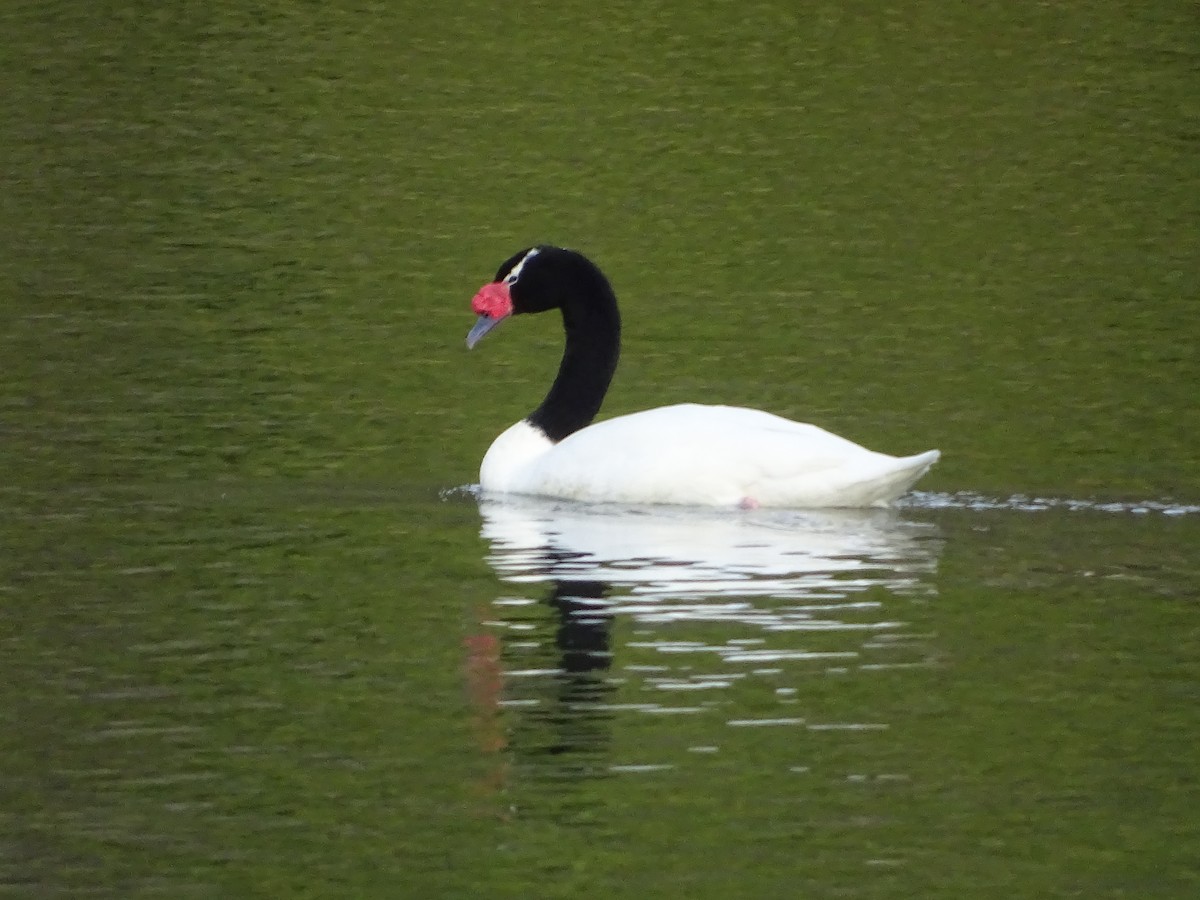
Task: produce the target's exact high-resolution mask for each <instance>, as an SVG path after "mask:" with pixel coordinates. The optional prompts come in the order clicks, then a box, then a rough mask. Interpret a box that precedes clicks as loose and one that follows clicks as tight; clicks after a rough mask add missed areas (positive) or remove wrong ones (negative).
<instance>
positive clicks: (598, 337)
mask: <svg viewBox="0 0 1200 900" xmlns="http://www.w3.org/2000/svg"><path fill="white" fill-rule="evenodd" d="M577 275H578V277H577V278H573V279H572V283H571V286H570V287H569V288H568V289H567V290H566V291H565V292H564V294H563V297H562V299H561V301H560V304H559V305H560V306H561V308H562V317H563V330H564V331H565V332H566V337H567V345H566V349H565V350H564V351H563V358H562V363H561V365H559V367H558V375H557V376H556V377H555V379H554V384H553V385H551V386H550V393H548V394H547V395H546V399H545V400H543V401H542V405H541V406H539V407H538V408H537V409H536V410H534V411H533V412H532V413H530V414H529V417H528V421H529V422H531V423H532V424H533V425H536V426H537V427H538V428H540V429H541V430H542V431H544V432H545V433H546V436H547V437H549V438H550V440H552V441H554V442H555V443H558V442H559V441H561V440H562V439H563V438H565V437H566V436H567V435H569V434H573V433H574V432H576V431H578V430H579V429H581V428H584V427H586V426H587V425H588V424H589V423H590V422H591V421H592V419H594V418H595V417H596V413H598V412H599V411H600V405H601V404H602V403H603V402H604V395H605V393H606V392H607V391H608V385H609V382H611V381H612V377H613V372H615V371H616V368H617V357H618V356H619V355H620V352H621V316H620V313H618V312H617V298H616V296H615V295H614V294H613V290H612V287H611V286H610V285H609V283H608V279H606V278H605V277H604V276H603V275H602V274H601V273H600V271H599V270H598V269H596V268H595V267H594V266H592V265H591V264H590V263H589V264H587V266H586V268H585V270H584V271H582V272H580V273H577Z"/></svg>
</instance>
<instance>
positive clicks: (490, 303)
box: [471, 281, 512, 319]
mask: <svg viewBox="0 0 1200 900" xmlns="http://www.w3.org/2000/svg"><path fill="white" fill-rule="evenodd" d="M471 309H472V310H473V311H474V312H475V315H477V316H487V317H488V318H490V319H503V318H504V317H505V316H508V315H511V314H512V297H510V296H509V293H508V285H507V284H505V283H504V282H503V281H493V282H492V283H491V284H485V285H484V286H483V287H481V288H480V289H479V292H478V293H477V294H476V295H475V297H474V299H473V300H471Z"/></svg>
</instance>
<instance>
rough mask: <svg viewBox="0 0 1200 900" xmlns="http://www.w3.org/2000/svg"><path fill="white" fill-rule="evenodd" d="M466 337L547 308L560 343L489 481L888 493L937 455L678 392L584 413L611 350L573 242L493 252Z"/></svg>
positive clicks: (635, 496) (600, 495)
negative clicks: (892, 451) (894, 449)
mask: <svg viewBox="0 0 1200 900" xmlns="http://www.w3.org/2000/svg"><path fill="white" fill-rule="evenodd" d="M471 308H472V310H473V311H474V312H475V314H476V315H478V316H479V318H478V320H477V321H476V323H475V326H474V327H473V328H472V329H471V330H470V333H469V334H468V335H467V347H468V348H474V347H475V345H476V344H477V343H478V342H479V341H480V339H482V338H483V336H484V335H486V334H487V333H488V332H490V331H491V330H492V329H494V328H495V327H496V326H497V325H499V324H500V323H501V322H502V321H504V320H505V319H507V318H508V317H509V316H511V315H516V314H519V313H540V312H546V311H547V310H551V309H558V310H560V311H561V313H562V319H563V328H564V331H565V332H566V348H565V350H564V352H563V358H562V363H561V364H560V366H559V370H558V375H557V377H555V379H554V383H553V384H552V385H551V386H550V392H549V393H548V394H547V395H546V398H545V399H544V400H543V401H542V404H541V405H540V406H539V407H538V408H537V409H535V410H534V411H533V412H532V413H530V414H529V415H528V416H527V417H526V418H524V419H522V420H521V421H520V422H517V423H516V424H515V425H513V426H511V427H510V428H508V430H506V431H504V432H503V433H502V434H501V435H500V436H499V437H497V438H496V440H495V441H494V442H493V443H492V445H491V447H490V448H489V449H488V451H487V453H486V454H485V456H484V458H483V463H482V464H481V466H480V470H479V483H480V487H481V488H482V489H483V491H484V492H485V493H487V494H492V493H496V494H531V495H538V496H543V497H554V498H560V499H564V500H578V501H584V502H592V503H596V502H612V503H632V504H643V503H647V504H684V505H690V506H727V507H742V508H750V509H752V508H756V507H760V506H763V507H765V506H770V507H791V508H807V507H867V506H888V505H889V504H890V503H891V502H892V501H893V500H895V499H896V498H897V497H899V496H900V495H901V494H903V493H904V492H905V491H907V490H908V489H909V487H911V486H912V484H913V483H914V482H915V481H916V480H917V479H918V478H920V477H921V476H922V475H924V474H925V472H926V471H928V470H929V467H930V466H932V465H933V464H934V463H935V462H937V460H938V457H939V456H940V453H939V452H938V451H937V450H929V451H927V452H925V453H919V454H917V455H915V456H904V457H895V456H888V455H886V454H883V453H876V452H875V451H873V450H868V449H867V448H865V447H862V446H859V445H858V444H855V443H854V442H852V441H849V440H847V439H846V438H843V437H839V436H838V435H836V434H832V433H830V432H828V431H825V430H824V429H822V428H818V427H817V426H815V425H808V424H805V423H802V422H793V421H791V420H790V419H784V418H781V417H779V416H776V415H773V414H771V413H768V412H763V411H761V410H756V409H745V408H742V407H733V406H710V405H701V404H695V403H684V404H679V405H676V406H663V407H659V408H657V409H650V410H645V411H644V412H637V413H631V414H629V415H624V416H618V417H616V418H613V419H607V420H605V421H601V422H596V423H595V424H592V420H593V419H594V418H595V416H596V413H597V412H599V411H600V405H601V403H602V402H603V401H604V395H605V393H606V392H607V391H608V385H609V382H610V381H611V380H612V376H613V373H614V372H615V371H616V367H617V357H618V355H619V353H620V343H621V318H620V313H619V312H618V311H617V298H616V295H615V294H614V293H613V289H612V287H611V286H610V285H609V282H608V279H607V278H606V277H605V276H604V274H603V273H602V272H601V271H600V269H599V268H598V267H597V266H596V265H595V264H594V263H593V262H591V261H590V260H589V259H587V258H586V257H585V256H583V255H582V254H581V253H579V252H577V251H574V250H566V249H563V248H561V247H552V246H547V245H539V246H535V247H529V248H526V249H524V250H522V251H520V252H519V253H516V254H514V255H513V256H511V257H509V258H508V259H507V260H505V261H504V262H503V263H502V264H501V265H500V268H499V269H498V270H497V272H496V277H495V278H494V279H493V280H492V281H491V282H489V283H488V284H485V285H484V286H483V287H482V288H480V289H479V291H478V292H477V293H476V294H475V297H474V298H473V300H472V301H471Z"/></svg>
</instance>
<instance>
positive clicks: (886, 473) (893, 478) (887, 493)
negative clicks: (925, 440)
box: [863, 450, 942, 506]
mask: <svg viewBox="0 0 1200 900" xmlns="http://www.w3.org/2000/svg"><path fill="white" fill-rule="evenodd" d="M941 456H942V453H941V451H940V450H927V451H926V452H924V453H918V454H916V455H915V456H902V457H899V458H893V459H892V460H890V462H891V465H889V466H888V467H887V468H886V469H884V470H883V471H882V472H880V473H879V475H878V476H877V477H876V478H873V479H870V480H869V481H868V482H866V483H864V485H863V487H864V488H867V489H868V490H869V491H870V493H871V494H873V496H872V497H870V498H869V499H868V498H864V499H865V500H866V502H865V503H864V504H863V505H864V506H887V505H889V504H890V503H892V501H894V500H896V499H897V498H899V497H900V495H902V494H903V493H904V492H905V491H907V490H908V489H909V488H910V487H912V486H913V485H914V484H916V483H917V481H918V479H920V477H921V476H922V475H924V474H925V473H926V472H928V471H929V469H930V468H931V467H932V466H933V464H934V463H935V462H937V461H938V460H939V459H941Z"/></svg>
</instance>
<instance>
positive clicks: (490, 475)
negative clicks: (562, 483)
mask: <svg viewBox="0 0 1200 900" xmlns="http://www.w3.org/2000/svg"><path fill="white" fill-rule="evenodd" d="M553 446H554V444H553V443H551V441H550V439H549V438H548V437H546V433H545V432H544V431H542V430H541V429H540V428H537V427H536V426H534V425H530V424H529V422H527V421H526V420H524V419H522V420H521V421H520V422H518V423H517V424H515V425H513V426H511V427H509V428H508V429H507V430H506V431H504V432H502V433H501V434H500V436H499V437H498V438H496V439H495V440H494V441H492V446H491V447H489V448H488V452H487V453H486V454H484V457H483V462H482V463H481V464H480V466H479V484H480V486H481V487H482V488H483V489H484V490H486V491H505V492H513V493H521V492H524V491H525V490H527V485H526V481H527V474H528V471H529V469H530V468H531V466H532V465H533V464H534V463H535V462H536V461H537V460H538V459H540V458H541V457H543V456H545V455H546V453H547V452H548V451H549V450H550V449H551V448H552V447H553Z"/></svg>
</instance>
